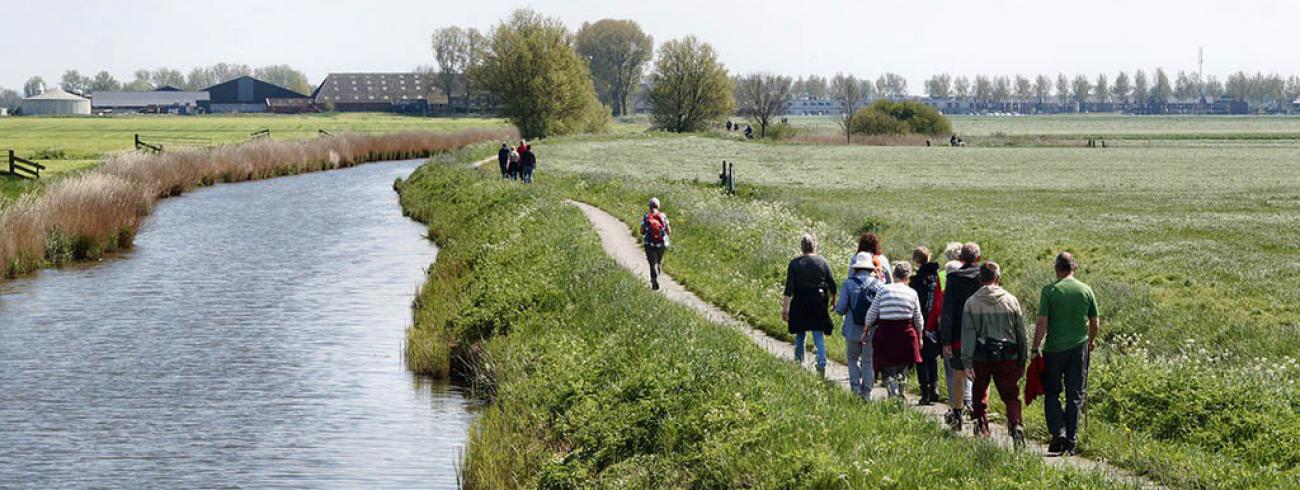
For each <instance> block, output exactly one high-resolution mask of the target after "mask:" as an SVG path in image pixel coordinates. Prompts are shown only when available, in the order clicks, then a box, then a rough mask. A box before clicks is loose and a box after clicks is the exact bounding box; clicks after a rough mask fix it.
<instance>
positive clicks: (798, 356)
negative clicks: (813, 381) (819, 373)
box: [794, 331, 826, 368]
mask: <svg viewBox="0 0 1300 490" xmlns="http://www.w3.org/2000/svg"><path fill="white" fill-rule="evenodd" d="M808 333H809V332H799V333H797V334H795V336H794V360H795V362H798V363H799V364H803V345H804V343H803V341H804V337H805V336H806V335H807V334H808ZM811 333H812V338H813V346H815V347H817V367H819V368H824V367H826V337H824V336H823V334H822V333H821V332H820V331H814V332H811Z"/></svg>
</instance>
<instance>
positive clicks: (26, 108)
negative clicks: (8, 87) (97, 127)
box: [22, 88, 90, 116]
mask: <svg viewBox="0 0 1300 490" xmlns="http://www.w3.org/2000/svg"><path fill="white" fill-rule="evenodd" d="M22 111H23V115H27V116H44V115H66V114H90V99H87V98H85V97H82V96H80V95H75V94H70V93H67V92H64V91H63V89H61V88H54V89H51V90H47V91H46V92H45V93H43V94H40V95H36V96H32V97H28V98H26V99H23V102H22Z"/></svg>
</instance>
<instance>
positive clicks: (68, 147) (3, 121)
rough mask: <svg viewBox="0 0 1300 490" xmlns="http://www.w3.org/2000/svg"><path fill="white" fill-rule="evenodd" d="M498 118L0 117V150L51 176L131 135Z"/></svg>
mask: <svg viewBox="0 0 1300 490" xmlns="http://www.w3.org/2000/svg"><path fill="white" fill-rule="evenodd" d="M504 125H505V121H503V120H500V119H477V118H467V119H444V118H425V117H407V116H398V115H393V114H355V113H354V114H306V115H274V114H263V115H251V114H250V115H207V116H186V117H180V116H143V115H141V116H115V117H8V118H0V150H7V149H11V148H12V149H13V150H15V151H17V153H18V156H21V157H24V158H27V159H29V160H36V161H37V162H39V163H41V164H45V165H47V166H49V167H50V171H51V172H52V173H59V172H65V171H70V170H76V169H79V168H85V167H87V166H93V165H95V164H97V163H98V162H99V161H100V160H102V159H103V157H104V156H105V155H106V154H108V153H111V152H117V151H126V150H133V149H134V148H135V147H134V135H136V134H139V135H140V136H141V139H143V140H145V141H148V142H153V143H161V144H162V145H163V147H164V148H168V147H182V146H215V145H222V144H228V143H239V142H243V141H247V140H248V139H249V134H250V133H252V132H254V131H260V130H263V129H269V130H270V131H271V138H272V139H299V138H312V137H316V136H318V135H319V134H320V133H319V131H320V130H322V129H323V130H325V131H327V132H330V133H349V132H351V133H391V132H399V131H417V130H427V131H441V132H449V131H456V130H461V129H471V128H482V127H497V126H504Z"/></svg>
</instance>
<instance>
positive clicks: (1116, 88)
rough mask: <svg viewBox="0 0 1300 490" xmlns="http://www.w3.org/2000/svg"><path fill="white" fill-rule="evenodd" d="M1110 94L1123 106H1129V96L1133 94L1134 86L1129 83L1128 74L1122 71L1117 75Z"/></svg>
mask: <svg viewBox="0 0 1300 490" xmlns="http://www.w3.org/2000/svg"><path fill="white" fill-rule="evenodd" d="M1110 93H1111V95H1114V96H1115V101H1116V102H1119V103H1120V105H1121V106H1126V105H1128V96H1129V94H1131V93H1133V85H1132V84H1131V83H1129V79H1128V73H1124V72H1122V71H1121V72H1119V75H1115V84H1114V85H1111V87H1110Z"/></svg>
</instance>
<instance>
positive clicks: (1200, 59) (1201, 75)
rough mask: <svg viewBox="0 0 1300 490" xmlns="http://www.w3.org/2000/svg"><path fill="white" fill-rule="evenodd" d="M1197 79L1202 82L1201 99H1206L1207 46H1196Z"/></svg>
mask: <svg viewBox="0 0 1300 490" xmlns="http://www.w3.org/2000/svg"><path fill="white" fill-rule="evenodd" d="M1196 79H1197V81H1199V82H1200V87H1201V100H1205V46H1199V47H1197V48H1196Z"/></svg>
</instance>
